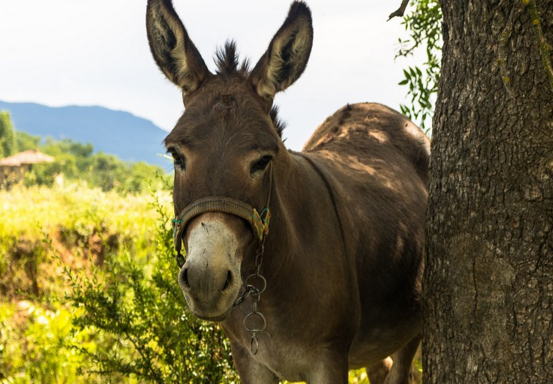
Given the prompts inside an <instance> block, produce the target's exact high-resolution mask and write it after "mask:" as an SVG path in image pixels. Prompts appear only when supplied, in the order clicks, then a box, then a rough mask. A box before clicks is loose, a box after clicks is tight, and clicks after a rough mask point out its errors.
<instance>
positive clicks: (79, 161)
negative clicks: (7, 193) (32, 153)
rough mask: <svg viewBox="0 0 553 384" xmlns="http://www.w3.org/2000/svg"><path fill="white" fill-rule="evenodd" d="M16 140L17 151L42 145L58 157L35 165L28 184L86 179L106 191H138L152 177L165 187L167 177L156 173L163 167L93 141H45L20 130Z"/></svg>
mask: <svg viewBox="0 0 553 384" xmlns="http://www.w3.org/2000/svg"><path fill="white" fill-rule="evenodd" d="M16 143H17V145H16V147H17V150H18V151H24V150H28V149H39V150H40V151H41V152H44V153H46V154H48V155H50V156H53V157H54V158H55V159H56V161H55V162H53V163H44V164H36V165H34V166H33V168H32V171H31V172H29V173H28V174H27V175H26V177H25V179H24V184H25V185H27V186H32V185H45V186H52V185H53V184H54V182H55V181H60V180H64V181H65V180H67V181H69V182H75V181H80V182H86V183H87V184H88V185H89V186H91V187H93V188H96V187H98V188H101V189H102V190H103V191H111V190H116V191H119V192H125V193H128V192H130V193H139V192H142V191H144V190H146V189H147V187H148V183H152V180H154V183H155V185H154V186H153V187H154V188H162V186H163V183H164V181H162V179H167V178H168V176H158V177H156V175H164V171H163V170H162V169H161V168H160V167H157V166H154V165H150V164H146V163H144V162H138V163H128V162H124V161H122V160H120V159H118V158H117V157H116V156H114V155H109V154H105V153H102V152H99V153H94V148H93V147H92V145H91V144H90V143H88V144H81V143H77V142H74V141H73V140H71V139H63V140H60V141H57V140H54V139H52V138H47V139H46V141H45V143H44V144H42V143H41V139H40V137H38V136H33V135H30V134H28V133H25V132H17V135H16ZM165 181H166V180H165Z"/></svg>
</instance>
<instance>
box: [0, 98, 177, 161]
mask: <svg viewBox="0 0 553 384" xmlns="http://www.w3.org/2000/svg"><path fill="white" fill-rule="evenodd" d="M0 110H8V111H9V112H10V114H11V116H12V120H13V123H14V126H15V129H16V130H18V131H24V132H27V133H30V134H32V135H37V136H41V137H43V138H45V137H48V136H50V137H52V138H54V139H56V140H61V139H65V138H69V139H72V140H73V141H77V142H81V143H83V144H86V143H90V144H92V145H93V146H94V150H95V151H96V152H98V151H102V152H104V153H110V154H113V155H116V156H117V157H119V158H120V159H122V160H126V161H145V162H147V163H150V164H155V165H159V166H162V167H163V168H165V169H167V168H168V167H169V165H170V162H169V161H168V160H167V159H164V158H162V157H160V156H158V154H162V153H165V149H164V147H163V144H162V141H163V139H164V138H165V136H167V132H166V131H164V130H162V129H161V128H159V127H157V126H156V125H155V124H154V123H152V122H151V121H149V120H146V119H143V118H141V117H137V116H134V115H132V114H130V113H128V112H122V111H113V110H111V109H107V108H103V107H77V106H68V107H59V108H53V107H47V106H45V105H41V104H35V103H7V102H3V101H0Z"/></svg>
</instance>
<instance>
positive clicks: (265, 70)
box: [250, 1, 313, 102]
mask: <svg viewBox="0 0 553 384" xmlns="http://www.w3.org/2000/svg"><path fill="white" fill-rule="evenodd" d="M312 45H313V24H312V20H311V11H310V10H309V7H308V6H307V5H306V4H305V3H304V2H302V1H295V2H294V3H292V5H291V6H290V11H289V12H288V17H287V18H286V20H285V21H284V24H283V25H282V27H280V29H279V30H278V32H277V33H276V35H275V36H274V37H273V40H272V41H271V44H269V48H268V49H267V52H265V54H264V55H263V57H262V58H261V59H260V60H259V62H258V63H257V65H256V66H255V68H254V69H253V71H252V73H251V75H250V80H251V82H252V84H253V86H254V89H255V90H256V91H257V94H258V95H259V96H261V97H262V98H264V99H267V100H270V101H271V102H272V99H273V97H274V96H275V94H276V93H277V92H280V91H283V90H285V89H286V88H288V87H289V86H290V85H292V84H293V83H294V82H295V81H296V80H297V79H298V78H299V77H300V76H301V74H302V73H303V71H304V70H305V67H306V65H307V60H309V55H310V54H311V46H312Z"/></svg>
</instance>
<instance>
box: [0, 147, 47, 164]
mask: <svg viewBox="0 0 553 384" xmlns="http://www.w3.org/2000/svg"><path fill="white" fill-rule="evenodd" d="M53 161H55V159H54V158H53V157H52V156H48V155H46V154H44V153H42V152H39V151H37V150H36V149H34V150H29V151H23V152H20V153H18V154H16V155H13V156H10V157H6V158H4V159H0V165H3V166H7V167H19V166H21V165H24V164H38V163H51V162H53Z"/></svg>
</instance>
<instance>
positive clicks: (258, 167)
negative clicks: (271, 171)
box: [250, 155, 273, 174]
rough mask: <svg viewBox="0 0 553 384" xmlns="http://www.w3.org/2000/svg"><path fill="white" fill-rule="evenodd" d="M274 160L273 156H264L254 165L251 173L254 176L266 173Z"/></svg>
mask: <svg viewBox="0 0 553 384" xmlns="http://www.w3.org/2000/svg"><path fill="white" fill-rule="evenodd" d="M271 160H273V156H269V155H267V156H263V157H262V158H261V159H259V160H257V161H256V162H255V163H253V165H252V168H251V169H250V172H251V173H252V174H253V173H255V172H259V171H264V170H265V168H267V166H268V165H269V163H270V162H271Z"/></svg>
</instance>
